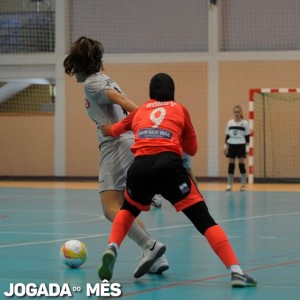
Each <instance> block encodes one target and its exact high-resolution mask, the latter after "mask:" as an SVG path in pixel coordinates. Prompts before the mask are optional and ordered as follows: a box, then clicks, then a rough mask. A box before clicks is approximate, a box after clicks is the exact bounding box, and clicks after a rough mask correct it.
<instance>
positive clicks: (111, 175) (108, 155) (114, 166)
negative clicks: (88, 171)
mask: <svg viewBox="0 0 300 300" xmlns="http://www.w3.org/2000/svg"><path fill="white" fill-rule="evenodd" d="M133 142H134V138H133V137H132V138H131V137H130V138H128V137H126V138H124V137H121V138H119V139H115V140H114V141H111V142H109V143H107V144H104V145H102V146H101V151H100V165H99V192H103V191H107V190H117V191H123V190H125V187H126V177H127V170H128V168H129V166H130V165H131V163H132V162H133V159H134V155H133V153H132V152H131V150H130V147H131V146H132V144H133Z"/></svg>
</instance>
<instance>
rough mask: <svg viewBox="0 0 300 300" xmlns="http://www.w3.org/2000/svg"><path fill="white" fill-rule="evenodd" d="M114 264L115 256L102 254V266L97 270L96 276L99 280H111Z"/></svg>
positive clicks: (108, 253)
mask: <svg viewBox="0 0 300 300" xmlns="http://www.w3.org/2000/svg"><path fill="white" fill-rule="evenodd" d="M114 264H115V256H114V255H113V253H110V252H107V253H104V254H103V256H102V265H101V266H100V267H99V269H98V276H99V278H100V279H101V280H104V279H106V280H110V279H111V278H112V275H113V266H114Z"/></svg>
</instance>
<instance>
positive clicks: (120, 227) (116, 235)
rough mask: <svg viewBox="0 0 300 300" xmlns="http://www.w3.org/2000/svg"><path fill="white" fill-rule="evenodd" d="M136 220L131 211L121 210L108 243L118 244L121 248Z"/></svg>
mask: <svg viewBox="0 0 300 300" xmlns="http://www.w3.org/2000/svg"><path fill="white" fill-rule="evenodd" d="M134 219H135V217H134V215H133V214H132V213H131V212H130V211H128V210H125V209H121V210H120V211H119V212H118V213H117V215H116V217H115V219H114V222H113V225H112V228H111V232H110V237H109V241H108V243H109V244H110V243H116V244H117V245H118V246H120V245H121V243H122V241H123V240H124V238H125V236H126V234H127V233H128V231H129V229H130V227H131V225H132V223H133V221H134Z"/></svg>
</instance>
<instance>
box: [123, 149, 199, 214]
mask: <svg viewBox="0 0 300 300" xmlns="http://www.w3.org/2000/svg"><path fill="white" fill-rule="evenodd" d="M126 187H127V189H126V193H125V195H127V196H129V197H130V198H131V200H133V201H135V202H137V203H138V204H141V205H143V206H150V204H151V200H152V198H153V197H154V195H155V194H161V195H162V196H163V197H164V198H165V199H167V200H169V202H170V203H171V204H172V205H173V206H175V208H176V209H177V210H178V211H179V210H182V209H184V208H186V207H189V206H190V205H193V204H194V203H196V202H199V201H203V197H202V195H201V194H200V192H199V191H198V190H197V188H196V187H195V185H194V184H193V183H192V181H191V179H190V176H189V174H188V173H187V171H186V169H185V168H184V166H183V163H182V159H181V157H180V156H179V155H177V154H176V153H173V152H162V153H159V154H155V155H145V156H137V157H135V159H134V161H133V163H132V164H131V166H130V167H129V170H128V173H127V181H126ZM183 199H184V201H182V202H181V200H183ZM127 200H128V199H127ZM179 202H181V203H179ZM141 210H145V209H141Z"/></svg>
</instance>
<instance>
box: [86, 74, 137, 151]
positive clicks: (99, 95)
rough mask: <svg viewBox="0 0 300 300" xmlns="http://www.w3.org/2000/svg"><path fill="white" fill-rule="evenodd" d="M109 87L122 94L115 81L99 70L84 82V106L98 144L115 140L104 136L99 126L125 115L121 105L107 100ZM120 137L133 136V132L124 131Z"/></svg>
mask: <svg viewBox="0 0 300 300" xmlns="http://www.w3.org/2000/svg"><path fill="white" fill-rule="evenodd" d="M109 89H115V90H116V91H118V92H119V93H122V94H123V92H122V90H121V88H120V87H119V86H118V84H117V83H116V82H115V81H113V80H112V79H110V78H109V77H108V76H107V75H105V74H103V73H100V72H99V73H96V74H93V75H91V76H89V77H88V78H87V79H86V81H85V82H84V93H85V108H86V112H87V114H88V116H89V117H90V119H91V120H93V121H94V122H95V124H96V127H97V135H98V141H99V145H100V146H102V145H103V144H104V143H105V142H109V141H113V140H115V138H113V137H104V136H103V134H102V132H101V129H100V126H101V125H103V124H114V123H116V122H118V121H120V120H122V119H123V118H124V117H126V115H125V113H124V111H123V109H122V107H121V106H120V105H117V104H114V103H112V102H111V101H110V100H109V98H108V95H107V90H109ZM122 137H133V133H132V132H127V133H124V134H122Z"/></svg>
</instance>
